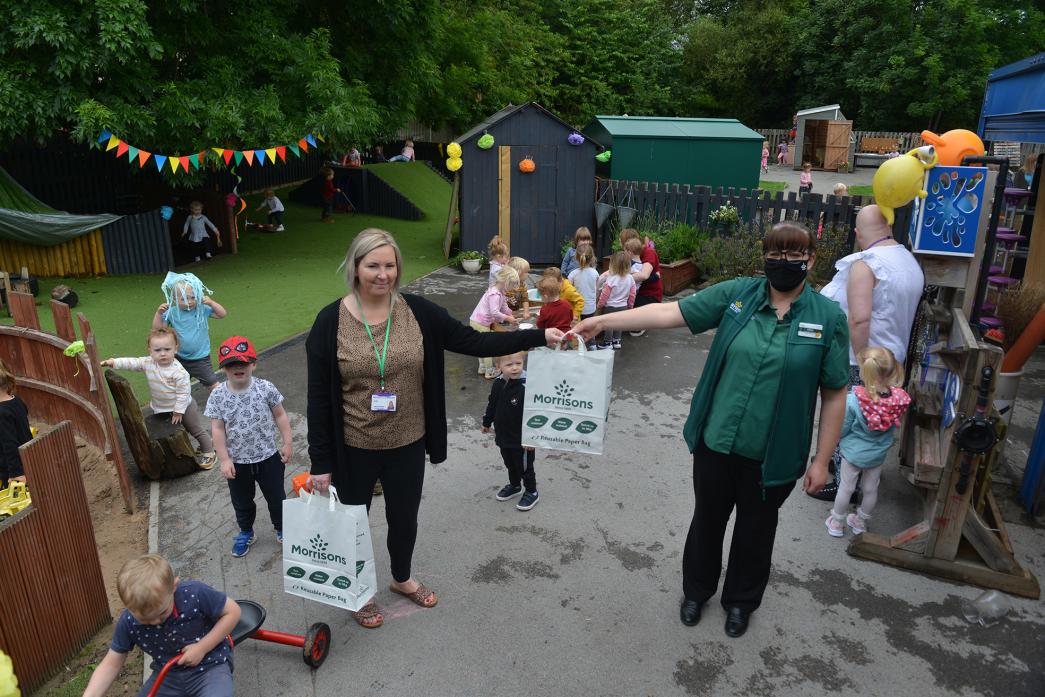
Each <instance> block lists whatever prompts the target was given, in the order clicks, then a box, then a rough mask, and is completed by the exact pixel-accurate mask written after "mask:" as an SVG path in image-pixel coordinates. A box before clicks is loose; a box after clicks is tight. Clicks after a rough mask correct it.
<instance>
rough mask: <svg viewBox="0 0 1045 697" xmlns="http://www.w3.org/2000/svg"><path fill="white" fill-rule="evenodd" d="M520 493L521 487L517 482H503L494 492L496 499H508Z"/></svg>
mask: <svg viewBox="0 0 1045 697" xmlns="http://www.w3.org/2000/svg"><path fill="white" fill-rule="evenodd" d="M521 493H522V487H521V486H518V485H517V484H505V485H504V486H503V487H502V488H501V490H500V491H498V492H497V494H496V499H497V500H498V501H509V500H511V499H514V498H515V497H516V496H518V495H519V494H521Z"/></svg>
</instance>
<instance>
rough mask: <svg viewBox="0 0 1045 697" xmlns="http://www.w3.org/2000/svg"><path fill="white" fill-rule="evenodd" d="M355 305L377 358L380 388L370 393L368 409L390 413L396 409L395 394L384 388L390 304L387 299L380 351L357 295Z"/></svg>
mask: <svg viewBox="0 0 1045 697" xmlns="http://www.w3.org/2000/svg"><path fill="white" fill-rule="evenodd" d="M356 307H358V308H359V314H360V315H361V316H362V317H363V326H364V327H366V335H367V336H368V337H370V345H371V346H373V347H374V357H375V358H377V371H378V377H379V378H380V380H381V389H380V390H378V391H377V392H374V393H373V394H371V395H370V411H376V412H385V413H392V412H394V411H395V410H396V405H397V401H398V400H397V395H396V393H395V392H391V391H389V390H386V389H385V359H386V358H388V336H389V333H390V332H391V331H392V304H391V301H389V305H388V319H387V320H386V321H385V345H384V348H382V350H381V351H380V352H378V350H377V342H376V341H374V333H373V332H371V331H370V324H369V323H368V322H367V321H366V314H365V313H364V312H363V305H362V303H360V302H359V297H358V296H357V297H356Z"/></svg>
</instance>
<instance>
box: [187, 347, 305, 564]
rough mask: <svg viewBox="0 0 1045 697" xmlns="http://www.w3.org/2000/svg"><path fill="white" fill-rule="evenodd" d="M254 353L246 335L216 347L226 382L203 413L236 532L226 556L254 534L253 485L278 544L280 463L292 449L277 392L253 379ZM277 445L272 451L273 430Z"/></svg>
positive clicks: (241, 551) (242, 548) (245, 548)
mask: <svg viewBox="0 0 1045 697" xmlns="http://www.w3.org/2000/svg"><path fill="white" fill-rule="evenodd" d="M257 361H258V355H257V353H255V352H254V347H253V346H252V345H251V343H250V341H248V340H247V339H246V337H242V336H233V337H230V338H228V339H226V340H225V341H223V342H222V344H221V347H220V348H219V349H218V367H220V368H221V369H222V370H223V371H224V372H225V377H226V378H227V380H226V381H225V382H223V383H222V384H221V385H219V386H218V387H217V388H216V389H215V390H214V391H213V392H211V393H210V398H209V399H208V400H207V408H206V410H205V411H204V414H205V415H206V416H208V417H209V418H210V420H211V422H210V423H211V432H212V433H213V436H214V448H215V449H216V450H217V452H218V462H219V463H220V464H221V473H222V474H223V475H225V478H226V479H228V480H229V494H230V496H231V497H232V508H233V509H235V511H236V522H237V523H238V524H239V530H240V531H239V533H238V534H237V535H236V537H235V538H233V541H232V556H234V557H242V556H243V555H245V554H246V553H247V552H249V551H250V546H251V545H252V544H254V542H255V541H256V540H257V537H255V535H254V518H255V517H256V516H257V510H258V509H257V506H256V505H255V504H254V483H255V482H257V484H258V486H260V487H261V493H262V494H264V496H265V502H266V503H267V504H268V509H269V516H270V517H271V518H272V526H273V527H274V528H275V529H276V539H277V540H279V542H280V543H282V542H283V500H284V499H285V498H286V497H287V495H286V492H285V491H284V489H283V467H284V465H286V463H288V462H290V458H291V457H292V456H293V454H294V449H293V447H292V445H291V441H290V438H291V436H290V419H288V418H287V412H286V410H285V409H284V408H283V395H281V394H280V393H279V390H277V389H276V386H275V385H273V384H272V383H271V382H269V381H268V380H263V379H261V378H256V377H254V366H255V365H256V364H257ZM277 427H278V428H279V435H280V438H281V439H282V441H283V445H282V446H281V447H280V448H279V449H278V450H277V449H276V428H277Z"/></svg>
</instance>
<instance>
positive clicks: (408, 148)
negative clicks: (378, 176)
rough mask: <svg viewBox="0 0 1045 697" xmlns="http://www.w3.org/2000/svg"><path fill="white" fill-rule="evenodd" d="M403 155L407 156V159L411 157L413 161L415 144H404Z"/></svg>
mask: <svg viewBox="0 0 1045 697" xmlns="http://www.w3.org/2000/svg"><path fill="white" fill-rule="evenodd" d="M403 157H405V158H407V159H409V160H411V161H412V160H413V159H414V148H413V146H410V145H404V146H403Z"/></svg>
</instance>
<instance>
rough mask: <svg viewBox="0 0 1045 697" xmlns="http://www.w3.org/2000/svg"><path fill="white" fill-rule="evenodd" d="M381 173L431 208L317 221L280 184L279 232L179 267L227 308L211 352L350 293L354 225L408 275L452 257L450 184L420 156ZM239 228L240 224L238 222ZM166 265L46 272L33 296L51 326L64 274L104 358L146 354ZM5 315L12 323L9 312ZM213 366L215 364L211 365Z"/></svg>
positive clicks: (300, 322)
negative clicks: (375, 235)
mask: <svg viewBox="0 0 1045 697" xmlns="http://www.w3.org/2000/svg"><path fill="white" fill-rule="evenodd" d="M375 170H377V171H376V172H375V173H376V174H377V175H378V176H380V177H382V178H383V179H385V178H387V181H389V183H391V184H392V185H393V186H394V187H395V188H397V189H398V190H399V191H401V192H402V193H403V194H404V195H405V196H406V197H407V198H409V199H410V200H411V201H413V202H414V203H415V204H416V205H418V206H419V207H420V208H421V209H422V210H423V211H424V213H425V217H424V218H422V219H421V220H417V221H408V220H397V219H394V218H384V217H379V216H370V215H360V214H356V213H351V214H343V213H335V214H334V221H335V222H334V223H333V224H326V223H321V222H320V219H319V218H320V209H319V208H314V207H310V206H302V205H299V204H296V203H293V202H292V201H290V200H289V196H288V193H289V189H281V190H280V191H278V192H277V196H279V198H280V200H281V201H283V205H284V206H285V207H286V214H285V220H284V225H285V226H286V230H285V231H284V232H278V233H262V232H255V231H253V230H252V231H249V232H241V233H240V238H239V243H238V249H239V253H238V254H235V255H226V254H219V255H218V256H216V257H215V258H214V259H212V260H211V261H208V262H202V263H198V264H188V265H186V266H181V267H178V269H177V270H178V271H179V272H191V273H194V274H196V275H197V276H199V278H200V279H201V280H202V281H203V283H204V284H205V285H206V286H207V287H209V288H210V289H212V290H213V291H214V294H213V298H214V300H215V301H216V302H218V303H220V304H221V305H223V306H224V307H225V309H226V310H227V311H228V316H227V317H226V318H225V319H220V320H215V319H212V320H211V323H210V337H211V345H212V354H211V355H212V357H213V356H215V355H217V347H218V345H219V344H220V343H221V342H222V341H223V340H224V339H226V338H227V337H229V336H233V335H236V334H240V335H243V336H245V337H247V338H248V339H250V340H251V341H252V342H253V343H254V346H255V348H256V349H257V350H258V351H261V350H264V349H265V348H268V347H270V346H272V345H274V344H277V343H279V342H281V341H284V340H286V339H288V338H290V337H293V336H295V335H297V334H300V333H301V332H304V331H307V330H308V328H309V327H310V326H311V325H312V321H313V320H314V319H315V316H316V313H317V312H319V310H320V309H321V308H322V307H323V306H325V305H327V304H328V303H330V302H331V301H333V300H334V299H335V298H337V297H339V296H341V295H343V294H344V292H345V286H344V277H343V275H342V274H341V273H339V272H338V266H339V265H340V264H341V261H342V260H343V259H344V256H345V251H346V250H347V249H348V245H349V244H350V243H351V242H352V240H353V238H355V236H356V234H357V233H358V232H359V231H360V230H363V229H364V228H368V227H378V228H382V229H385V230H388V231H389V232H391V233H392V234H393V235H395V238H396V241H397V242H398V243H399V246H400V248H401V249H402V252H403V264H404V269H403V271H404V273H403V278H402V283H404V284H405V283H408V282H410V281H412V280H414V279H415V278H418V277H420V276H423V275H425V274H427V273H429V272H431V271H433V270H435V269H437V268H439V267H440V266H442V265H444V264H445V263H446V261H445V260H444V259H443V253H442V242H443V231H444V229H445V225H446V214H447V211H448V210H449V205H450V184H449V183H448V182H447V181H446V180H444V179H443V178H442V177H440V176H439V175H438V174H436V173H435V172H434V171H432V170H431V169H430V168H429V167H427V166H426V165H424V164H421V163H392V164H389V165H377V166H375ZM261 198H262V196H261V194H254V195H249V196H247V197H246V200H247V208H246V211H245V212H244V215H243V216H241V217H240V220H241V222H242V220H243V218H244V217H253V218H254V219H260V216H262V215H264V213H263V212H262V213H253V211H254V209H255V208H257V206H258V205H259V204H260V202H261ZM241 229H242V225H241ZM162 281H163V275H162V274H154V275H138V276H103V277H96V278H84V279H64V280H63V279H57V278H41V279H40V296H39V297H38V298H37V304H38V307H39V313H40V322H41V326H42V327H43V328H44V329H45V330H47V331H54V322H53V320H52V318H51V313H50V309H49V302H48V301H49V297H48V296H49V291H50V289H51V288H52V287H53V286H54V285H56V284H58V283H67V284H68V285H69V286H71V287H72V288H73V290H75V291H76V293H77V295H79V297H80V304H79V305H78V306H77V307H76V308H75V310H74V313H75V312H82V313H84V315H85V316H86V317H87V319H88V320H89V321H90V323H91V327H92V328H93V329H94V333H95V337H96V339H97V341H98V352H99V355H100V357H101V358H108V357H111V356H144V355H146V350H145V337H146V335H147V333H148V330H149V327H150V326H151V322H152V317H153V314H154V313H155V312H156V308H157V307H158V306H159V305H160V303H162V302H163V301H164V299H163V293H162V292H161V291H160V283H161V282H162ZM2 321H3V323H5V324H10V323H11V319H10V318H4V319H3V320H2ZM215 367H216V364H215ZM126 377H127V378H128V380H130V381H131V384H132V385H133V387H134V390H135V393H136V394H137V396H138V398H139V400H140V401H142V402H145V401H148V394H149V393H148V388H147V386H146V383H145V379H144V376H142V375H141V374H140V373H127V374H126Z"/></svg>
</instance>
